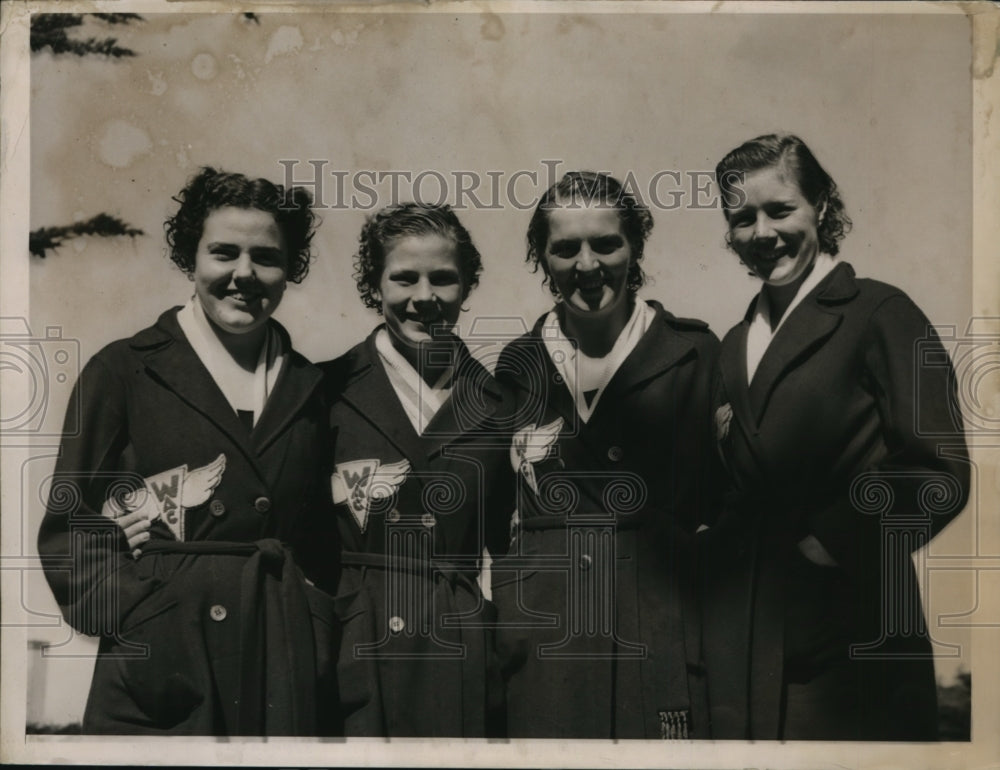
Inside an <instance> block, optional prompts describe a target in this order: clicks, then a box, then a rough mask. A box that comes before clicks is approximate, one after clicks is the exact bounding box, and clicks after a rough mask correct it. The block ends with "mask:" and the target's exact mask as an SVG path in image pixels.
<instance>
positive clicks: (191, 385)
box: [130, 307, 321, 471]
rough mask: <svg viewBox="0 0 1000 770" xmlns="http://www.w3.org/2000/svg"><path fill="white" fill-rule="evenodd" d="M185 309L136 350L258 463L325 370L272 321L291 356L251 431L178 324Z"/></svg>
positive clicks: (136, 340)
mask: <svg viewBox="0 0 1000 770" xmlns="http://www.w3.org/2000/svg"><path fill="white" fill-rule="evenodd" d="M179 309H180V308H177V307H175V308H172V309H170V310H168V311H166V312H165V313H163V315H161V316H160V318H159V319H158V320H157V322H156V324H155V325H153V326H151V327H149V328H148V329H144V330H143V331H141V332H139V333H138V334H136V335H135V336H134V337H133V338H132V339H131V340H130V345H131V347H132V348H133V349H134V350H135V351H136V352H137V353H138V354H139V355H140V356H141V357H142V359H143V363H144V364H145V366H146V367H147V368H148V369H149V370H150V371H151V372H152V373H153V374H154V375H155V376H156V377H157V378H158V379H160V380H161V381H162V382H163V383H164V384H165V385H166V386H167V387H169V388H170V389H171V390H173V391H174V392H175V393H176V394H177V395H178V396H179V397H180V398H181V399H183V400H184V401H185V402H186V403H187V404H188V405H190V406H191V407H192V408H194V409H196V410H197V411H198V412H200V413H201V414H202V415H203V416H204V417H205V419H207V420H208V421H209V422H211V423H213V424H214V425H215V426H216V427H218V428H219V429H220V430H221V431H222V432H223V433H225V434H226V435H227V436H228V437H229V438H230V439H231V440H232V441H233V443H235V444H236V445H237V446H239V447H240V448H241V449H242V450H243V452H244V453H245V454H246V455H247V457H248V458H249V459H251V461H253V460H254V456H255V455H257V454H259V453H261V452H263V451H264V450H265V449H266V448H267V447H268V446H269V445H270V444H271V443H273V442H274V440H275V439H276V438H277V437H278V436H280V435H281V433H282V432H283V431H284V430H285V428H286V427H287V426H288V424H289V422H290V421H291V420H292V419H293V418H294V417H295V415H296V414H298V412H299V410H300V409H301V408H302V406H303V405H304V404H305V403H306V402H307V401H308V400H309V398H310V397H311V396H312V394H313V393H314V391H315V390H316V389H317V387H318V386H319V383H320V380H321V374H320V371H319V369H317V368H316V367H315V366H313V365H312V364H310V363H309V362H308V361H306V359H305V358H303V357H302V356H300V355H299V354H298V353H295V352H294V351H293V350H292V349H291V343H290V340H289V337H288V332H286V331H285V329H284V328H283V327H282V326H281V325H280V324H278V323H277V322H276V321H273V320H272V321H271V322H270V323H272V324H274V325H275V328H276V329H277V331H278V333H279V334H280V335H281V337H282V341H283V343H284V347H285V349H286V350H288V351H289V355H288V359H287V361H286V364H285V366H284V367H283V369H282V372H281V374H280V375H279V376H278V381H277V382H276V383H275V388H274V391H273V392H272V393H271V395H270V397H269V398H268V400H267V404H266V405H265V407H264V411H263V413H262V414H261V415H260V417H259V419H258V420H257V425H256V426H254V429H253V431H252V432H248V431H247V429H246V427H244V425H243V423H242V422H240V419H239V417H238V416H237V415H236V412H235V411H234V410H233V408H232V406H231V405H230V404H229V402H228V401H227V400H226V397H225V396H224V395H223V394H222V391H221V390H220V389H219V386H218V385H216V383H215V380H213V379H212V376H211V375H210V374H209V373H208V370H207V369H206V368H205V366H204V365H203V364H202V362H201V359H200V358H198V356H197V354H196V353H195V352H194V349H193V348H192V347H191V345H190V344H189V343H188V341H187V338H186V337H185V336H184V333H183V332H182V331H181V328H180V325H179V324H178V323H177V311H178V310H179ZM255 467H256V466H255ZM259 470H260V469H259V468H258V471H259Z"/></svg>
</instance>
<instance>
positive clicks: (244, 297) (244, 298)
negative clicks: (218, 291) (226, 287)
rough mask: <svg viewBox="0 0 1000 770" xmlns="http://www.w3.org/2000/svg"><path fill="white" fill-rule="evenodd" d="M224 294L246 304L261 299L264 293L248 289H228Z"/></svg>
mask: <svg viewBox="0 0 1000 770" xmlns="http://www.w3.org/2000/svg"><path fill="white" fill-rule="evenodd" d="M223 296H225V297H227V298H228V299H231V300H234V301H235V302H242V303H243V304H245V305H249V304H250V303H251V302H256V301H257V300H259V299H260V298H261V296H263V295H261V294H257V293H255V292H247V291H227V292H226V293H225V294H224V295H223Z"/></svg>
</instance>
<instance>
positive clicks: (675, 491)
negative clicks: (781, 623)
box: [492, 172, 718, 739]
mask: <svg viewBox="0 0 1000 770" xmlns="http://www.w3.org/2000/svg"><path fill="white" fill-rule="evenodd" d="M652 226H653V221H652V217H651V215H650V214H649V211H648V210H647V209H646V208H644V207H643V206H642V205H640V204H639V203H638V202H637V201H636V200H635V199H634V198H633V196H632V195H630V194H629V193H628V192H626V191H625V190H623V188H622V185H621V184H620V183H619V182H618V181H617V180H616V179H614V178H612V177H610V176H607V175H605V174H594V173H590V172H572V173H568V174H566V175H565V176H564V177H563V178H562V179H561V180H560V181H559V182H558V183H556V184H555V185H553V187H551V188H550V189H549V190H548V191H547V192H546V193H545V194H544V195H543V196H542V198H541V200H540V201H539V203H538V206H537V208H536V209H535V212H534V215H533V217H532V219H531V223H530V225H529V227H528V261H530V262H531V263H532V264H533V265H534V267H535V269H536V270H537V269H538V268H539V267H541V269H542V271H543V273H544V276H545V280H544V282H545V283H546V284H548V286H549V288H550V289H551V291H552V294H553V296H554V297H555V299H556V305H555V307H554V308H553V309H552V310H551V311H550V312H548V313H546V314H545V315H543V316H542V317H541V318H540V319H539V320H538V322H537V323H536V324H535V326H534V328H533V329H532V330H531V331H530V332H529V333H528V334H526V335H524V336H522V337H520V338H518V339H517V340H515V341H513V342H512V343H511V344H510V345H509V346H508V347H507V348H506V349H505V350H504V352H503V353H502V354H501V357H500V361H499V364H498V367H497V378H498V379H499V380H500V381H501V383H502V384H504V385H506V386H508V387H509V388H511V389H512V390H513V391H514V392H515V393H516V396H517V405H516V409H515V412H516V414H518V415H521V416H522V418H523V419H522V420H521V422H520V424H519V426H518V427H519V430H518V431H517V432H516V434H515V435H514V438H513V443H512V447H511V462H512V464H513V467H514V468H515V469H516V470H517V472H518V482H519V484H518V494H517V521H516V522H515V525H514V527H513V530H512V534H513V538H512V542H511V545H510V549H509V553H508V556H507V557H506V558H505V559H503V560H501V561H499V562H498V563H495V564H494V565H493V584H492V585H493V601H494V602H495V603H496V604H497V608H498V612H499V630H498V649H499V651H500V654H501V658H502V660H503V665H504V668H505V674H506V679H507V719H508V730H509V734H510V735H511V737H534V738H612V739H621V738H661V737H662V738H688V737H698V736H706V735H707V728H708V725H707V719H706V716H707V715H706V706H705V701H704V693H703V681H702V676H701V673H700V668H699V662H700V661H699V642H698V633H699V629H698V621H697V617H696V614H695V613H694V608H693V607H692V606H691V605H692V590H693V587H694V572H693V570H694V565H693V563H692V558H691V549H690V545H691V542H692V539H693V534H694V532H695V529H696V527H697V526H698V524H699V523H700V522H702V521H703V520H704V519H705V518H706V517H707V515H708V513H709V506H710V497H711V490H712V486H711V479H710V478H709V475H708V474H709V468H710V467H711V462H710V461H711V452H712V446H711V442H710V441H708V440H707V433H706V431H708V430H709V427H710V424H711V420H710V413H709V403H708V401H709V395H710V388H709V386H710V376H711V372H712V368H713V366H714V363H715V355H716V350H717V347H718V340H717V339H716V337H715V335H713V334H712V333H711V332H710V331H709V329H708V327H707V326H706V324H704V323H702V322H701V321H693V320H688V319H682V318H676V317H674V316H673V315H671V314H670V313H668V312H667V311H666V310H664V309H663V307H662V306H660V305H659V304H658V303H656V302H644V301H642V300H639V299H638V298H637V297H636V292H637V290H638V289H639V288H640V287H641V286H642V284H643V280H644V275H643V272H642V269H641V267H640V261H641V260H642V257H643V248H644V245H645V241H646V238H647V236H648V235H649V232H650V230H651V229H652Z"/></svg>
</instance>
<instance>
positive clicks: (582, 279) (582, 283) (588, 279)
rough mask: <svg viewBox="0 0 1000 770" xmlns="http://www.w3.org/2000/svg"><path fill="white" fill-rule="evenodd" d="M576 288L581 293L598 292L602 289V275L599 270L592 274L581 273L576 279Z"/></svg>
mask: <svg viewBox="0 0 1000 770" xmlns="http://www.w3.org/2000/svg"><path fill="white" fill-rule="evenodd" d="M576 285H577V288H579V289H580V291H582V292H592V291H598V290H599V289H603V288H604V275H603V274H602V273H601V271H600V270H595V271H593V272H592V273H581V274H579V275H578V276H577V279H576Z"/></svg>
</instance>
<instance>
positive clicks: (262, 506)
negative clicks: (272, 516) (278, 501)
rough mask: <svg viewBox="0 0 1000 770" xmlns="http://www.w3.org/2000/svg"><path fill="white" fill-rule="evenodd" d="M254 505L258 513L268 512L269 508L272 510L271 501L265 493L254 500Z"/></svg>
mask: <svg viewBox="0 0 1000 770" xmlns="http://www.w3.org/2000/svg"><path fill="white" fill-rule="evenodd" d="M253 507H254V510H256V511H257V513H267V512H268V511H269V510H271V501H270V500H268V499H267V498H266V497H264V496H263V495H261V496H260V497H258V498H257V499H256V500H254V501H253Z"/></svg>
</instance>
